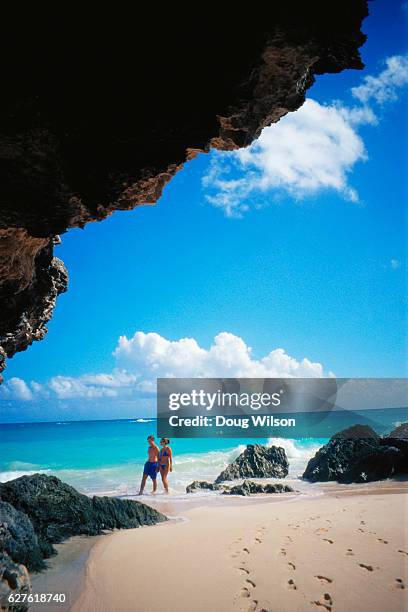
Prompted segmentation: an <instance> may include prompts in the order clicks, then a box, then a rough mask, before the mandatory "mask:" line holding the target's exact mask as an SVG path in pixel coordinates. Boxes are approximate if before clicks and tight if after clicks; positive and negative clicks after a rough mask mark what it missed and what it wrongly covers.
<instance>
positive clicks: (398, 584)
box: [395, 578, 405, 589]
mask: <svg viewBox="0 0 408 612" xmlns="http://www.w3.org/2000/svg"><path fill="white" fill-rule="evenodd" d="M395 586H396V587H397V589H405V584H404V581H403V580H402V578H396V579H395Z"/></svg>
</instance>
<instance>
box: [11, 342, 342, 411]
mask: <svg viewBox="0 0 408 612" xmlns="http://www.w3.org/2000/svg"><path fill="white" fill-rule="evenodd" d="M114 356H115V359H116V367H115V368H114V370H113V371H112V372H110V373H100V374H87V375H83V376H78V377H74V376H54V377H53V378H51V379H50V380H48V381H47V382H46V383H44V384H39V383H37V382H31V383H30V384H29V385H28V384H27V383H25V381H23V380H21V379H13V378H12V379H10V380H9V381H8V382H7V383H5V385H3V387H2V388H1V391H0V393H1V396H2V397H4V398H6V397H7V398H8V399H24V400H31V399H53V398H56V399H61V400H68V399H74V398H84V399H95V398H119V397H120V398H132V397H133V398H134V397H137V396H140V394H143V393H146V392H147V393H151V392H154V391H155V389H156V378H158V377H164V378H165V377H184V378H195V377H208V378H211V377H214V378H219V377H222V378H224V377H237V378H246V377H248V378H264V377H265V378H273V377H282V378H286V377H287V378H289V377H322V376H326V375H327V374H326V373H325V371H324V368H323V366H322V364H320V363H318V362H313V361H311V360H310V359H308V358H307V357H304V358H303V359H300V360H298V359H296V358H294V357H292V356H290V355H288V354H287V353H286V351H285V350H284V349H283V348H276V349H274V350H272V351H270V352H269V353H267V354H266V355H264V356H262V357H260V358H259V359H256V358H255V357H254V356H253V353H252V349H251V347H249V346H248V345H247V344H246V343H245V341H244V340H243V339H242V338H240V337H239V336H236V335H234V334H232V333H229V332H221V333H219V334H217V335H216V336H215V338H214V339H213V341H212V343H211V345H210V347H209V348H203V347H201V346H200V345H199V344H198V342H197V340H195V339H194V338H180V339H178V340H168V339H167V338H164V337H163V336H161V335H160V334H157V333H153V332H151V333H144V332H141V331H138V332H136V333H135V334H134V336H133V337H131V338H127V337H126V336H121V337H120V338H119V340H118V344H117V346H116V349H115V351H114ZM328 375H331V373H328Z"/></svg>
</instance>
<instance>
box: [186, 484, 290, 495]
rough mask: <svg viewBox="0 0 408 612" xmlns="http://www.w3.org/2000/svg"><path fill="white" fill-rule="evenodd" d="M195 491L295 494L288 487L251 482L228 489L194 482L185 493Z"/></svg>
mask: <svg viewBox="0 0 408 612" xmlns="http://www.w3.org/2000/svg"><path fill="white" fill-rule="evenodd" d="M197 491H221V493H222V494H223V495H253V494H255V493H269V494H270V493H295V489H292V487H290V486H289V485H286V484H282V483H280V482H277V483H274V484H272V483H267V484H261V483H260V482H254V481H253V480H244V482H242V483H241V484H236V485H234V486H232V487H229V486H227V485H225V484H216V483H213V482H208V481H206V480H194V482H192V483H191V484H189V485H188V486H187V487H186V493H196V492H197Z"/></svg>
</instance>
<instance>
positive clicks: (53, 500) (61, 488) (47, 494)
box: [0, 474, 167, 558]
mask: <svg viewBox="0 0 408 612" xmlns="http://www.w3.org/2000/svg"><path fill="white" fill-rule="evenodd" d="M0 499H1V500H3V501H5V502H8V503H9V504H11V505H12V506H14V508H16V509H17V510H19V511H20V512H23V513H25V514H26V515H27V516H28V518H29V519H30V521H31V523H32V525H33V527H34V531H35V534H36V536H37V539H38V545H39V548H40V550H41V554H42V556H43V557H45V558H46V557H49V556H50V555H52V554H55V549H54V548H53V546H52V545H53V544H57V543H59V542H62V541H63V540H65V539H67V538H69V537H71V536H74V535H98V534H100V533H102V532H103V531H105V530H110V529H131V528H134V527H139V526H141V525H154V524H156V523H159V522H161V521H165V520H167V519H166V517H165V516H164V515H163V514H161V513H160V512H158V511H157V510H154V509H153V508H150V507H149V506H146V505H145V504H142V503H140V502H137V501H131V500H121V499H116V498H113V497H93V498H89V497H87V496H86V495H83V494H82V493H79V492H78V491H76V490H75V489H74V488H73V487H71V486H69V485H67V484H65V483H64V482H62V481H61V480H59V479H58V478H55V476H47V475H45V474H34V475H33V476H21V478H17V479H16V480H11V481H9V482H5V483H3V484H0Z"/></svg>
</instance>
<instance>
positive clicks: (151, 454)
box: [139, 436, 173, 495]
mask: <svg viewBox="0 0 408 612" xmlns="http://www.w3.org/2000/svg"><path fill="white" fill-rule="evenodd" d="M147 441H148V443H149V446H148V447H147V455H148V459H147V461H146V463H145V464H144V468H143V477H142V482H141V483H140V491H139V495H143V491H144V488H145V484H146V480H147V478H148V477H150V478H151V479H152V481H153V493H155V492H156V491H157V474H158V472H160V476H161V479H162V483H163V487H164V490H165V492H166V493H168V492H169V483H168V481H167V475H168V473H169V472H172V471H173V454H172V451H171V448H170V446H169V444H170V440H169V439H168V438H162V439H161V440H160V446H161V449H160V448H159V447H158V446H157V444H156V442H155V441H154V436H149V437H148V438H147Z"/></svg>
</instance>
